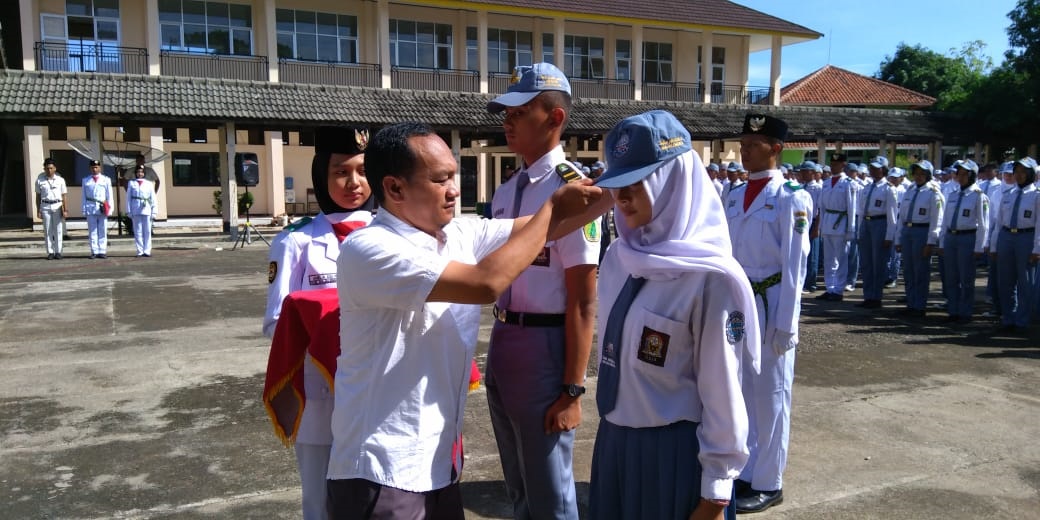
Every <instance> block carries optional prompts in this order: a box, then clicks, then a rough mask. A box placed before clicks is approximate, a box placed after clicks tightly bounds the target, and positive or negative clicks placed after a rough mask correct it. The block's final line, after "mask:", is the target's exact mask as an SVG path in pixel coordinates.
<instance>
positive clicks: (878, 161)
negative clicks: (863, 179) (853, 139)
mask: <svg viewBox="0 0 1040 520" xmlns="http://www.w3.org/2000/svg"><path fill="white" fill-rule="evenodd" d="M870 165H871V166H873V167H875V168H888V157H885V156H884V155H879V156H877V157H875V158H874V159H873V160H872V161H870Z"/></svg>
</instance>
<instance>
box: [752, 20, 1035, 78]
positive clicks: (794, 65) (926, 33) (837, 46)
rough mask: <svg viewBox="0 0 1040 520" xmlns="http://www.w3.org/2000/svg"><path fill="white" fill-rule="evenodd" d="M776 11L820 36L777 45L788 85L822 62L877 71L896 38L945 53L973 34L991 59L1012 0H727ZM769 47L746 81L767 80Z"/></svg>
mask: <svg viewBox="0 0 1040 520" xmlns="http://www.w3.org/2000/svg"><path fill="white" fill-rule="evenodd" d="M733 1H734V2H735V3H738V4H741V5H744V6H747V7H750V8H752V9H755V10H757V11H761V12H763V13H766V14H770V15H773V16H776V17H778V18H783V19H784V20H788V21H791V22H794V23H797V24H799V25H802V26H804V27H808V28H809V29H812V30H814V31H816V32H819V33H822V34H823V35H824V37H823V38H820V39H818V40H815V41H811V42H805V43H798V44H795V45H788V46H785V47H784V48H783V54H782V65H781V67H782V69H781V77H780V83H781V85H787V84H789V83H792V82H794V81H795V80H797V79H799V78H801V77H803V76H805V75H806V74H809V73H810V72H813V71H815V70H816V69H819V68H821V67H823V66H825V65H828V64H830V65H834V66H836V67H841V68H843V69H847V70H851V71H852V72H857V73H859V74H863V75H866V76H872V75H874V73H876V72H877V71H878V69H879V68H880V65H881V61H882V60H884V58H885V56H891V55H893V54H894V53H895V50H896V46H897V45H898V44H899V42H905V43H907V44H908V45H917V44H920V45H922V46H924V47H926V48H928V49H931V50H933V51H936V52H939V53H942V54H946V53H947V52H948V51H949V50H950V49H951V48H956V49H960V48H961V47H962V46H963V45H964V44H965V43H967V42H969V41H972V40H982V41H984V42H986V49H985V54H987V55H989V56H990V57H992V58H993V64H994V65H999V64H1000V63H1001V62H1003V60H1004V58H1003V57H1004V51H1005V50H1007V48H1008V41H1007V33H1006V32H1005V29H1006V28H1007V26H1008V25H1009V24H1010V23H1011V22H1010V20H1009V19H1008V17H1007V13H1009V12H1011V10H1012V9H1014V7H1015V4H1016V3H1017V2H1016V1H1015V0H986V1H984V2H978V3H976V2H969V1H967V0H953V1H950V0H871V1H857V2H841V1H837V0H733ZM769 54H770V53H769V51H764V52H757V53H754V54H752V55H751V62H750V64H749V70H748V74H749V77H748V85H751V86H766V85H768V84H769V61H770V56H769Z"/></svg>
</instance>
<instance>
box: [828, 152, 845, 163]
mask: <svg viewBox="0 0 1040 520" xmlns="http://www.w3.org/2000/svg"><path fill="white" fill-rule="evenodd" d="M831 160H832V161H847V160H849V158H848V157H847V156H846V155H845V154H843V153H840V152H836V153H832V154H831Z"/></svg>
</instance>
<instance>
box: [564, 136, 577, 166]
mask: <svg viewBox="0 0 1040 520" xmlns="http://www.w3.org/2000/svg"><path fill="white" fill-rule="evenodd" d="M567 160H568V161H570V162H578V137H577V136H572V137H571V138H570V139H568V140H567Z"/></svg>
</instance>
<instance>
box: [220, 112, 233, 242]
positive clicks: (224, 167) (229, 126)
mask: <svg viewBox="0 0 1040 520" xmlns="http://www.w3.org/2000/svg"><path fill="white" fill-rule="evenodd" d="M217 135H219V136H220V137H219V139H218V142H219V144H218V150H219V153H220V190H221V192H222V193H221V195H220V199H221V201H220V202H221V212H220V214H221V218H223V219H224V232H225V233H230V234H231V240H238V182H237V181H236V180H235V176H234V175H232V174H231V170H232V169H234V167H235V122H234V121H229V122H227V123H224V124H223V125H221V126H220V128H218V129H217Z"/></svg>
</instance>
